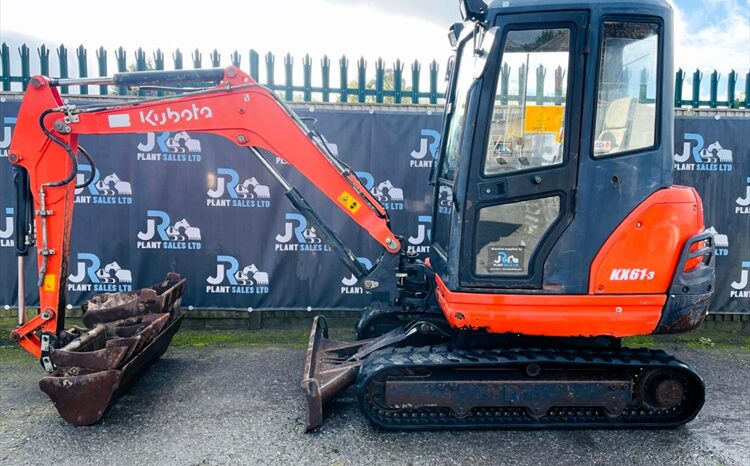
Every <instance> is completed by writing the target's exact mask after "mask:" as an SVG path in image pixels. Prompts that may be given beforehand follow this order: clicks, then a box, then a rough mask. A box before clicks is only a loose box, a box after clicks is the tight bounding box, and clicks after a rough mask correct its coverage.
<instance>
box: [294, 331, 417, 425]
mask: <svg viewBox="0 0 750 466" xmlns="http://www.w3.org/2000/svg"><path fill="white" fill-rule="evenodd" d="M408 336H409V334H408V333H406V332H405V331H404V329H402V328H400V327H399V328H396V329H394V330H392V331H390V332H388V333H386V334H384V335H382V336H380V337H377V338H371V339H367V340H359V341H356V342H353V343H346V342H341V341H336V340H331V339H330V338H329V337H328V324H327V322H326V320H325V317H323V316H317V317H315V320H313V326H312V330H311V331H310V342H309V344H308V346H307V358H306V360H305V371H304V373H303V376H302V385H301V386H302V393H303V394H304V396H305V401H306V402H307V423H306V424H305V432H309V431H311V430H313V429H315V428H316V427H318V426H319V425H320V424H321V423H322V422H323V405H324V404H325V403H327V402H328V401H330V400H331V399H333V398H334V397H335V396H336V395H337V394H338V393H339V392H341V391H342V390H344V389H345V388H346V387H348V386H349V385H351V384H352V383H353V382H354V381H355V380H356V378H357V374H358V373H359V368H360V366H362V363H363V362H364V358H365V357H367V356H368V355H369V354H371V353H372V352H374V351H376V350H378V349H381V348H384V347H387V346H389V345H392V344H394V343H397V342H399V341H402V340H404V339H406V338H407V337H408Z"/></svg>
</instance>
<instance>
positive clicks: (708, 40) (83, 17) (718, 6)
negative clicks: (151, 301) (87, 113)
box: [0, 0, 750, 85]
mask: <svg viewBox="0 0 750 466" xmlns="http://www.w3.org/2000/svg"><path fill="white" fill-rule="evenodd" d="M674 1H675V11H676V42H675V43H676V51H675V53H676V60H675V66H676V67H682V68H683V69H687V70H694V69H695V68H701V69H706V70H710V69H712V68H716V69H718V70H720V71H721V72H722V74H723V75H726V73H727V72H728V71H729V70H730V69H732V68H733V69H735V70H737V71H738V72H739V73H740V74H741V75H744V74H745V73H746V72H747V71H748V68H750V0H674ZM33 11H36V12H44V13H41V14H31V13H30V8H29V2H28V0H0V42H2V41H7V42H9V43H10V45H11V46H13V47H14V48H13V53H14V54H15V53H17V51H16V48H17V47H18V44H19V43H20V42H23V41H27V42H29V44H30V45H32V46H34V47H36V46H38V45H39V43H41V42H45V43H47V44H49V45H53V46H55V45H59V44H60V43H64V44H65V45H66V46H73V47H75V46H78V45H80V44H84V45H85V46H86V47H87V48H89V50H90V52H89V61H90V63H91V64H90V69H92V70H93V69H95V68H94V63H95V62H94V60H95V57H94V53H93V49H94V48H97V47H98V46H100V45H101V46H104V47H105V48H106V49H108V50H109V54H110V58H109V60H110V63H111V64H110V69H114V58H113V55H114V53H113V52H114V49H115V48H117V47H119V46H123V47H124V48H125V49H126V50H127V51H128V52H129V53H130V55H129V59H128V60H129V61H132V60H133V59H132V57H133V55H132V53H133V52H132V51H133V50H135V49H136V48H137V47H143V48H144V50H146V52H147V53H148V54H149V56H151V54H152V53H153V51H154V50H155V49H156V48H157V47H160V48H161V49H162V51H164V52H165V55H166V57H167V63H168V64H170V63H171V54H172V52H173V51H174V49H176V48H178V47H179V48H180V49H181V50H182V51H183V53H185V54H186V55H185V60H186V61H187V62H188V63H189V52H190V51H192V50H194V49H195V48H196V47H197V48H199V49H200V50H201V51H202V53H203V60H204V66H206V63H207V62H208V54H209V53H210V51H211V50H213V49H214V48H216V49H218V50H219V52H221V54H222V64H223V65H224V64H227V63H228V62H229V54H230V53H231V52H232V51H233V50H239V51H240V52H241V54H242V56H243V59H242V60H243V61H242V64H241V66H243V67H244V68H246V67H247V59H248V58H247V52H248V50H249V49H250V48H254V49H256V50H257V51H259V52H260V53H261V54H263V53H265V52H268V51H271V52H273V53H274V54H276V55H277V61H276V74H277V76H280V75H281V72H282V68H283V59H282V55H283V54H286V53H287V52H290V53H291V54H292V56H293V57H295V62H294V63H295V66H296V68H297V69H299V67H300V66H301V64H300V63H301V59H302V57H303V56H304V55H305V54H306V53H309V54H310V55H311V56H312V57H313V60H314V61H313V63H314V66H315V69H319V68H318V67H319V60H320V58H321V57H322V56H323V54H324V53H325V54H328V56H329V57H331V59H332V65H334V66H335V64H336V63H337V60H338V58H339V57H340V56H341V55H342V54H346V55H347V56H348V57H349V59H350V70H351V71H350V76H351V78H350V79H354V71H353V68H354V62H355V61H356V59H357V58H358V57H360V56H363V57H365V59H366V60H367V62H368V70H369V71H368V74H369V73H370V72H371V71H372V69H373V68H374V62H375V60H377V58H379V57H380V58H383V59H384V60H385V61H386V63H387V64H388V65H390V64H392V63H393V61H394V60H395V59H396V58H401V59H402V60H405V61H406V62H411V61H413V60H415V59H418V60H420V61H421V62H422V63H423V68H422V69H423V74H426V70H427V63H428V62H429V61H430V60H432V59H436V60H437V61H438V63H439V64H440V67H441V70H442V69H443V67H444V64H445V62H446V59H447V57H448V55H449V54H450V48H449V45H448V41H447V36H446V33H447V28H448V26H449V25H450V24H451V23H452V22H455V21H458V20H459V13H458V7H457V2H456V1H455V0H278V1H268V0H247V1H230V2H221V3H212V2H210V1H206V0H201V1H198V0H180V1H174V0H128V1H127V2H106V1H101V0H77V1H76V2H71V3H67V4H65V5H63V4H61V3H60V2H58V1H55V2H52V1H51V0H35V2H34V7H33ZM32 57H33V58H36V53H35V51H34V50H32ZM54 57H55V55H54V52H52V54H51V58H54ZM70 57H71V68H75V66H74V64H75V61H74V53H73V52H72V51H71V52H70ZM13 61H14V62H15V61H16V60H13ZM51 61H54V60H51ZM334 69H335V68H334ZM406 70H408V68H405V71H406ZM32 72H33V70H32ZM318 74H319V73H318ZM315 75H316V74H315V73H314V76H315ZM315 79H316V80H317V77H316V78H315ZM336 81H338V78H336ZM332 84H334V85H336V84H338V83H337V82H332Z"/></svg>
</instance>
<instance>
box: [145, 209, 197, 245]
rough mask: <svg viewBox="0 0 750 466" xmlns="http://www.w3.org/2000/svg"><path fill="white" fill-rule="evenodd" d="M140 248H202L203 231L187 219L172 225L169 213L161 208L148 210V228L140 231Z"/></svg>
mask: <svg viewBox="0 0 750 466" xmlns="http://www.w3.org/2000/svg"><path fill="white" fill-rule="evenodd" d="M138 239H139V240H140V241H138V242H137V243H136V247H137V248H138V249H200V248H201V231H200V229H199V228H197V227H194V226H191V225H190V224H189V223H188V221H187V219H184V218H183V219H182V220H180V221H178V222H176V223H175V224H174V225H172V223H171V221H170V219H169V215H168V214H167V213H166V212H163V211H161V210H149V211H147V212H146V230H145V231H140V232H138Z"/></svg>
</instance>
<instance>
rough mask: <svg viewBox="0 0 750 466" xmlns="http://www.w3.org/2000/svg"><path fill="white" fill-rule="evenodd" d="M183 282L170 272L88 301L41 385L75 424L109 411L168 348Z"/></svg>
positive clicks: (88, 422)
mask: <svg viewBox="0 0 750 466" xmlns="http://www.w3.org/2000/svg"><path fill="white" fill-rule="evenodd" d="M185 283H186V280H185V279H184V278H182V277H181V276H180V275H178V274H176V273H169V274H168V275H167V277H166V278H165V279H164V280H163V281H162V282H160V283H157V284H156V285H153V286H151V287H149V288H144V289H141V290H138V291H136V292H135V293H104V294H100V295H96V296H94V297H93V298H92V299H91V300H89V301H87V302H86V303H85V304H84V306H83V308H84V316H83V322H84V324H85V325H86V326H87V327H88V329H83V331H81V329H77V328H73V329H71V330H69V331H67V332H65V335H63V337H67V339H69V340H70V341H69V342H68V343H67V344H66V345H65V346H63V347H62V348H60V349H57V350H55V351H53V352H52V353H51V354H50V359H51V361H52V363H53V364H54V365H55V371H54V372H53V373H52V374H50V375H49V376H47V377H44V378H43V379H42V380H41V381H40V382H39V388H41V389H42V391H43V392H45V393H46V394H47V395H48V396H49V397H50V399H52V402H53V403H54V405H55V407H56V408H57V411H58V412H59V413H60V415H61V416H62V417H63V418H64V419H65V420H66V421H68V422H70V423H71V424H73V425H76V426H87V425H91V424H95V423H96V422H98V421H99V419H101V418H102V416H103V415H104V413H105V412H106V411H107V409H108V408H109V407H110V406H111V405H112V404H113V403H114V402H115V401H116V400H117V399H118V398H119V397H120V396H122V395H123V394H125V393H126V392H127V390H128V389H129V388H130V386H131V385H132V384H133V382H134V381H135V380H137V378H138V376H139V375H140V374H142V373H143V372H144V371H145V370H146V369H147V368H148V367H149V366H150V365H151V364H153V363H154V362H155V361H156V360H157V359H158V358H159V357H160V356H161V355H162V354H164V352H165V351H166V350H167V347H168V346H169V343H170V342H171V341H172V337H173V336H174V334H175V333H177V330H179V328H180V324H181V323H182V318H183V314H182V313H180V303H181V300H182V295H183V293H184V291H185Z"/></svg>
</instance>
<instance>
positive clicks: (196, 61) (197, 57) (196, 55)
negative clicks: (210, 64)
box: [192, 48, 203, 69]
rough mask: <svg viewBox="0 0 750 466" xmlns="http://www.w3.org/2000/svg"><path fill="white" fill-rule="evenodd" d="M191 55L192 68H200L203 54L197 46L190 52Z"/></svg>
mask: <svg viewBox="0 0 750 466" xmlns="http://www.w3.org/2000/svg"><path fill="white" fill-rule="evenodd" d="M192 57H193V68H196V69H197V68H201V62H202V61H203V54H202V53H201V52H200V50H198V49H197V48H196V49H195V51H194V52H193V54H192Z"/></svg>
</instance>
